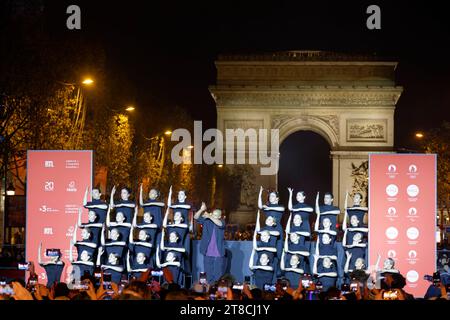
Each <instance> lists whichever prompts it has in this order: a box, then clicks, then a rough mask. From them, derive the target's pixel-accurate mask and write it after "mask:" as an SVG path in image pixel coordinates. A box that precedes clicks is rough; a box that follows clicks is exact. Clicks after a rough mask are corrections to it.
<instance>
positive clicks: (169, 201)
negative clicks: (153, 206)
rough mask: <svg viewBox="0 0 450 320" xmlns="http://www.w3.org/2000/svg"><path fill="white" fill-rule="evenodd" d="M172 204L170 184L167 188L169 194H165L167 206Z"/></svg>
mask: <svg viewBox="0 0 450 320" xmlns="http://www.w3.org/2000/svg"><path fill="white" fill-rule="evenodd" d="M171 206H172V186H170V188H169V195H168V196H167V208H170V207H171Z"/></svg>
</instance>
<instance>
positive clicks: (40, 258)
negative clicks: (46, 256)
mask: <svg viewBox="0 0 450 320" xmlns="http://www.w3.org/2000/svg"><path fill="white" fill-rule="evenodd" d="M41 253H42V242H40V243H39V247H38V263H39V264H40V265H41V264H42V256H41Z"/></svg>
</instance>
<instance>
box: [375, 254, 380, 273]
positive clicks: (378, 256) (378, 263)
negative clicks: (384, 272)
mask: <svg viewBox="0 0 450 320" xmlns="http://www.w3.org/2000/svg"><path fill="white" fill-rule="evenodd" d="M380 261H381V255H380V254H379V253H378V254H377V262H375V270H376V271H378V270H380Z"/></svg>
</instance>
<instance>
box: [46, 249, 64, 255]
mask: <svg viewBox="0 0 450 320" xmlns="http://www.w3.org/2000/svg"><path fill="white" fill-rule="evenodd" d="M45 255H46V256H47V257H59V256H61V250H60V249H47V250H46V251H45Z"/></svg>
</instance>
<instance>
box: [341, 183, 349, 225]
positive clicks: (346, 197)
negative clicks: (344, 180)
mask: <svg viewBox="0 0 450 320" xmlns="http://www.w3.org/2000/svg"><path fill="white" fill-rule="evenodd" d="M347 204H348V191H345V202H344V211H345V213H344V221H343V222H342V230H344V231H345V230H347V217H348V212H347Z"/></svg>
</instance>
